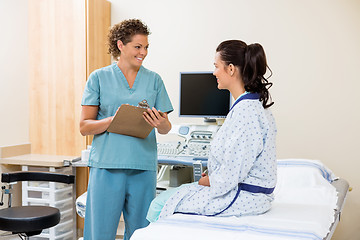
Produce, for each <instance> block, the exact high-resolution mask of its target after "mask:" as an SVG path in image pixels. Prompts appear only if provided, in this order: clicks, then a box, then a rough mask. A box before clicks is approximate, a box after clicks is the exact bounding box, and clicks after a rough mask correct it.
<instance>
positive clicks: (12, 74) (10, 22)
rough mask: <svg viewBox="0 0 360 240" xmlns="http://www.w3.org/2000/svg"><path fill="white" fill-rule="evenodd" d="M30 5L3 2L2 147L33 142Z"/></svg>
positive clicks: (0, 62)
mask: <svg viewBox="0 0 360 240" xmlns="http://www.w3.org/2000/svg"><path fill="white" fill-rule="evenodd" d="M20 6H21V7H20ZM27 6H28V2H27V0H14V1H0V26H1V38H0V54H1V55H0V56H1V57H0V72H1V78H0V109H1V114H0V146H3V145H13V144H20V143H27V142H29V105H28V102H29V93H28V92H29V89H28V86H29V84H28V26H27V17H28V13H27Z"/></svg>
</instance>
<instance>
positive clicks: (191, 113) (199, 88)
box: [179, 72, 231, 118]
mask: <svg viewBox="0 0 360 240" xmlns="http://www.w3.org/2000/svg"><path fill="white" fill-rule="evenodd" d="M217 85H218V84H217V80H216V77H215V76H214V75H213V74H212V72H181V73H180V114H179V115H180V117H205V118H225V117H226V115H227V114H228V112H229V109H230V104H231V96H230V92H229V91H228V90H219V89H218V88H217Z"/></svg>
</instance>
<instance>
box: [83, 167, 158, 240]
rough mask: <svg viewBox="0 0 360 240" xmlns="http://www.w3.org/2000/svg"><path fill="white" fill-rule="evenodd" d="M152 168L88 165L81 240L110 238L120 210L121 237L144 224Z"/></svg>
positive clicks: (152, 186) (153, 181) (152, 189)
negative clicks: (96, 166) (123, 224)
mask: <svg viewBox="0 0 360 240" xmlns="http://www.w3.org/2000/svg"><path fill="white" fill-rule="evenodd" d="M155 191H156V171H144V170H135V169H102V168H90V176H89V186H88V193H87V200H86V212H85V226H84V240H114V239H115V237H116V230H117V227H118V224H119V220H120V216H121V212H123V215H124V221H125V233H124V240H129V239H130V237H131V235H132V234H133V233H134V231H135V230H136V229H138V228H143V227H146V226H147V225H148V224H149V222H148V221H147V220H146V214H147V211H148V208H149V205H150V203H151V201H152V200H153V199H154V197H155Z"/></svg>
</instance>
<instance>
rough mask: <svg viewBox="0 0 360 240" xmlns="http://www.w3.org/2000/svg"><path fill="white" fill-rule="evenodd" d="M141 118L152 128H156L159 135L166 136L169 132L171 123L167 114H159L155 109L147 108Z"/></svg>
mask: <svg viewBox="0 0 360 240" xmlns="http://www.w3.org/2000/svg"><path fill="white" fill-rule="evenodd" d="M143 117H144V119H145V121H146V122H147V123H149V124H150V125H151V126H153V127H154V128H157V130H158V132H159V133H160V134H167V133H168V132H169V131H170V130H171V123H170V121H169V119H168V116H167V113H164V112H160V111H158V110H156V108H154V107H153V108H152V109H150V108H148V109H147V111H146V112H144V113H143Z"/></svg>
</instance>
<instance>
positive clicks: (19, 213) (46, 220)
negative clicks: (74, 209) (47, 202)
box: [0, 206, 60, 234]
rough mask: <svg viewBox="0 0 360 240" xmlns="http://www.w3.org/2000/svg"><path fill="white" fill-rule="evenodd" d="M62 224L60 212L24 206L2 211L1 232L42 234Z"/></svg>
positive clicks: (0, 218)
mask: <svg viewBox="0 0 360 240" xmlns="http://www.w3.org/2000/svg"><path fill="white" fill-rule="evenodd" d="M59 222H60V211H59V209H57V208H53V207H48V206H22V207H11V208H5V209H1V210H0V230H2V231H11V232H13V233H31V232H38V233H37V234H40V233H41V231H42V230H43V229H46V228H50V227H53V226H55V225H56V224H58V223H59Z"/></svg>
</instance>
